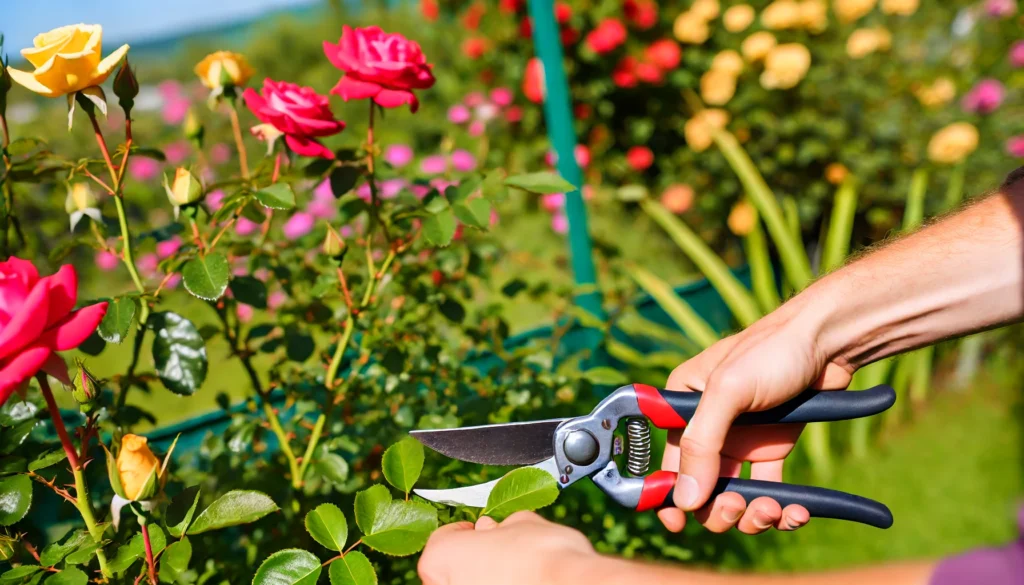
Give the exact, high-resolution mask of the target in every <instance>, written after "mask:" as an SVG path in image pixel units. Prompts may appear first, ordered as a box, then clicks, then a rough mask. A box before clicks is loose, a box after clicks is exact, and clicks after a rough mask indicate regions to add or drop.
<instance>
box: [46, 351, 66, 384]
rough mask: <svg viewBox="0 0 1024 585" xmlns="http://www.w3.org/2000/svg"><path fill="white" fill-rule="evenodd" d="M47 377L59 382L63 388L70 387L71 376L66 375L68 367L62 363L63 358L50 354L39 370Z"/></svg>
mask: <svg viewBox="0 0 1024 585" xmlns="http://www.w3.org/2000/svg"><path fill="white" fill-rule="evenodd" d="M40 369H41V370H43V371H44V372H46V374H47V375H48V376H53V377H54V378H57V379H58V380H60V383H61V384H64V385H65V386H70V385H71V376H69V375H68V365H67V364H66V363H64V358H62V357H60V356H59V355H57V354H56V353H52V352H51V353H50V357H48V358H46V361H45V362H44V363H43V367H42V368H40Z"/></svg>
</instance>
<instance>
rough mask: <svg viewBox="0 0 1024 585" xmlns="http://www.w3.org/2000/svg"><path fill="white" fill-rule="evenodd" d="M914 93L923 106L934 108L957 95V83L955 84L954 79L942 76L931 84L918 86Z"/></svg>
mask: <svg viewBox="0 0 1024 585" xmlns="http://www.w3.org/2000/svg"><path fill="white" fill-rule="evenodd" d="M914 95H915V96H916V97H917V101H919V102H921V105H922V106H925V107H927V108H934V107H936V106H941V105H944V104H948V103H949V102H951V101H953V98H955V97H956V85H954V84H953V80H952V79H950V78H948V77H940V78H938V79H936V80H935V81H934V82H932V84H931V85H925V86H922V87H918V88H916V89H915V90H914Z"/></svg>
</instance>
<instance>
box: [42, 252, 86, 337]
mask: <svg viewBox="0 0 1024 585" xmlns="http://www.w3.org/2000/svg"><path fill="white" fill-rule="evenodd" d="M43 281H44V282H45V283H46V284H47V285H48V286H49V287H50V295H49V298H48V301H49V308H48V309H47V312H46V326H47V327H52V326H53V324H54V323H56V322H57V321H60V320H61V319H63V318H64V317H67V315H68V313H70V312H71V309H74V308H75V303H76V302H78V274H77V273H76V272H75V268H74V267H73V266H71V265H70V264H65V265H64V266H61V267H60V270H58V271H57V272H56V273H54V274H53V275H51V276H47V277H46V278H44V279H43Z"/></svg>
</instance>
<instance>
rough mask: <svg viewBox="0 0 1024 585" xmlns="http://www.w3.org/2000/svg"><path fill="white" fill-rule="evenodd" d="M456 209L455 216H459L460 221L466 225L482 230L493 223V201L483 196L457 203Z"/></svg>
mask: <svg viewBox="0 0 1024 585" xmlns="http://www.w3.org/2000/svg"><path fill="white" fill-rule="evenodd" d="M454 210H455V217H457V218H459V221H461V222H462V223H464V224H466V225H470V226H473V227H475V228H479V229H482V230H485V229H487V228H488V227H490V225H491V202H490V201H488V200H486V199H484V198H483V197H478V198H476V199H470V200H468V201H465V202H463V203H458V204H456V205H455V207H454Z"/></svg>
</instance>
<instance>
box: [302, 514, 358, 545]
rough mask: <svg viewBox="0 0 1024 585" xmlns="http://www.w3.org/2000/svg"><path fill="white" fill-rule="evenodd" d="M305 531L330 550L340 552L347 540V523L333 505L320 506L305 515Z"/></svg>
mask: <svg viewBox="0 0 1024 585" xmlns="http://www.w3.org/2000/svg"><path fill="white" fill-rule="evenodd" d="M306 531H307V532H309V535H310V536H312V537H313V540H315V541H317V542H319V543H320V544H322V545H323V546H325V547H327V548H329V549H330V550H334V551H338V552H342V551H343V550H345V541H346V540H347V539H348V522H347V521H346V520H345V515H344V514H342V512H341V510H340V509H339V508H338V507H337V506H335V505H334V504H320V505H319V506H317V507H316V508H315V509H313V510H310V511H309V512H308V513H307V514H306Z"/></svg>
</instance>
